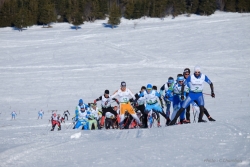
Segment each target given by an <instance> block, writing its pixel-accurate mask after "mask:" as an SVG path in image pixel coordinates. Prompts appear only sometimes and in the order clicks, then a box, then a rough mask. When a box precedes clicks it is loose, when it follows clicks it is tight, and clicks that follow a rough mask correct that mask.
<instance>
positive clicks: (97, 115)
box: [89, 103, 101, 129]
mask: <svg viewBox="0 0 250 167" xmlns="http://www.w3.org/2000/svg"><path fill="white" fill-rule="evenodd" d="M89 106H90V112H91V115H92V116H93V118H94V119H95V120H96V122H97V129H100V123H99V120H100V118H101V117H100V113H99V109H98V107H97V106H96V103H90V104H89Z"/></svg>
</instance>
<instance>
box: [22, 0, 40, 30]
mask: <svg viewBox="0 0 250 167" xmlns="http://www.w3.org/2000/svg"><path fill="white" fill-rule="evenodd" d="M25 5H26V8H27V10H28V11H27V19H28V20H27V21H28V26H31V25H34V24H37V22H38V1H37V0H26V3H25Z"/></svg>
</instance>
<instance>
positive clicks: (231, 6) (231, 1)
mask: <svg viewBox="0 0 250 167" xmlns="http://www.w3.org/2000/svg"><path fill="white" fill-rule="evenodd" d="M225 11H227V12H236V0H227V1H226V4H225Z"/></svg>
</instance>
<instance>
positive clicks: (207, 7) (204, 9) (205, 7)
mask: <svg viewBox="0 0 250 167" xmlns="http://www.w3.org/2000/svg"><path fill="white" fill-rule="evenodd" d="M215 10H216V2H215V0H200V4H199V9H198V11H199V14H201V15H211V14H213V13H214V12H215Z"/></svg>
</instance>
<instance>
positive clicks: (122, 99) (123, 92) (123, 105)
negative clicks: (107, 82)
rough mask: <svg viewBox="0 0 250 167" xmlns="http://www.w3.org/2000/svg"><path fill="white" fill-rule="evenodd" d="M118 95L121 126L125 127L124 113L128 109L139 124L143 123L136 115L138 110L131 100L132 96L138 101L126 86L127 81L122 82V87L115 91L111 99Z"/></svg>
mask: <svg viewBox="0 0 250 167" xmlns="http://www.w3.org/2000/svg"><path fill="white" fill-rule="evenodd" d="M116 96H118V97H119V103H120V120H119V121H118V122H119V126H120V128H121V129H123V122H124V114H125V112H126V111H127V112H128V113H129V114H130V115H131V116H132V117H133V118H134V119H135V120H136V122H137V124H138V125H141V121H140V119H139V118H138V116H137V115H136V112H135V110H134V108H133V107H132V105H131V104H130V101H129V99H130V97H132V98H133V99H134V101H135V102H136V98H135V95H134V94H133V93H132V92H131V91H130V90H129V89H128V88H127V87H126V82H124V81H122V82H121V88H120V89H118V90H117V91H115V93H114V94H113V95H112V96H111V97H110V99H113V98H114V97H116ZM117 117H119V116H117Z"/></svg>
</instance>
